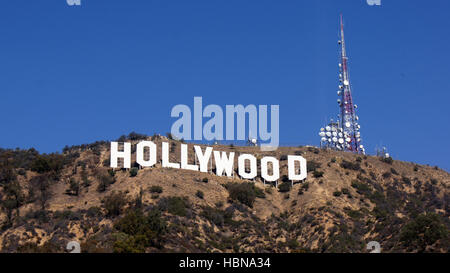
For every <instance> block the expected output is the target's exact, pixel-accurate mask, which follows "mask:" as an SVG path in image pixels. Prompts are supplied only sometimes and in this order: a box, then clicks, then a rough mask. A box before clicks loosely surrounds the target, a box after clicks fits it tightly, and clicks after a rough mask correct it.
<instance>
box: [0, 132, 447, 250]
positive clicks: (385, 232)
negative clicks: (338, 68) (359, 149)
mask: <svg viewBox="0 0 450 273" xmlns="http://www.w3.org/2000/svg"><path fill="white" fill-rule="evenodd" d="M141 137H142V136H138V137H133V136H132V137H131V139H134V140H133V142H134V143H136V142H137V138H141ZM151 139H152V140H153V141H154V142H155V143H156V144H157V147H158V158H160V156H161V150H160V149H161V146H160V143H161V141H170V143H171V144H170V147H171V155H170V156H171V161H173V162H179V154H180V143H179V142H177V141H174V140H167V139H165V138H164V137H158V136H154V137H152V138H151ZM133 147H134V146H133ZM189 147H190V148H189V153H190V154H189V158H193V155H194V151H193V148H192V145H191V144H189ZM214 149H215V150H219V151H234V152H236V153H251V154H254V155H257V156H258V157H262V156H263V155H273V156H276V157H277V158H279V159H281V161H280V168H281V173H282V175H286V174H287V161H286V160H283V159H285V157H284V156H285V155H289V154H290V155H294V154H297V155H302V156H303V157H305V158H306V159H307V161H308V178H307V180H306V181H304V182H302V183H297V184H294V186H293V187H290V185H291V184H290V183H286V184H280V185H279V187H278V189H277V188H275V187H274V185H272V184H268V183H267V184H264V183H263V182H262V181H261V180H260V179H256V180H255V181H246V180H241V179H239V178H238V176H235V177H234V178H227V177H218V176H216V175H214V174H212V173H200V172H194V171H187V170H179V169H168V168H162V167H161V166H160V164H159V163H158V164H157V166H156V167H153V168H146V169H139V170H138V171H137V174H136V175H134V174H133V173H132V172H130V171H128V170H124V169H122V170H121V169H117V170H115V171H113V170H112V169H110V168H109V167H108V166H109V143H106V142H97V143H94V144H90V145H82V146H76V147H71V148H66V149H65V150H64V154H62V155H39V154H37V153H36V152H35V151H34V150H28V151H19V150H16V151H7V150H2V151H0V152H1V153H0V188H1V190H0V199H1V204H2V212H1V214H0V221H1V222H2V229H1V233H0V250H1V251H2V252H64V251H65V247H66V244H67V243H68V242H69V241H78V242H80V243H81V247H82V251H85V252H112V251H116V252H144V251H146V252H298V251H308V252H309V251H312V252H367V250H366V244H367V243H368V242H369V241H378V242H379V243H380V244H381V247H382V251H383V252H417V251H430V252H448V251H449V248H450V243H449V239H448V238H449V237H448V230H449V227H450V221H449V203H448V201H449V186H450V175H449V173H447V172H445V171H443V170H440V169H438V168H433V167H429V166H422V165H417V164H413V163H407V162H400V161H396V160H394V161H392V162H391V161H390V160H384V161H383V160H380V158H377V157H373V156H360V155H355V154H351V153H343V152H335V151H327V150H321V149H318V148H314V147H299V148H293V147H281V148H279V149H278V150H277V151H276V152H261V151H260V150H259V149H258V148H256V147H232V146H220V145H216V146H214ZM133 156H134V154H133ZM132 158H133V159H134V157H132ZM236 166H237V164H235V168H236Z"/></svg>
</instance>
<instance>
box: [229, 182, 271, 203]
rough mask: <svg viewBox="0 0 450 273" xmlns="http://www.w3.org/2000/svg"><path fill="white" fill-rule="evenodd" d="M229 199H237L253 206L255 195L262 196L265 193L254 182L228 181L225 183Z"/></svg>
mask: <svg viewBox="0 0 450 273" xmlns="http://www.w3.org/2000/svg"><path fill="white" fill-rule="evenodd" d="M225 187H226V189H227V190H228V193H229V195H230V199H231V200H235V201H239V202H241V203H242V204H245V205H247V206H249V207H253V203H254V202H255V199H256V197H259V198H264V197H265V194H264V192H263V191H262V190H260V189H258V188H257V187H256V186H255V184H254V183H249V182H245V183H228V184H226V185H225Z"/></svg>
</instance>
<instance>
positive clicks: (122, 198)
mask: <svg viewBox="0 0 450 273" xmlns="http://www.w3.org/2000/svg"><path fill="white" fill-rule="evenodd" d="M126 204H127V197H126V194H125V193H124V192H121V191H119V192H117V193H116V192H112V193H111V194H110V195H108V196H106V197H105V199H103V207H104V208H105V209H106V213H107V216H110V217H112V216H118V215H120V213H121V212H122V209H123V207H124V206H125V205H126Z"/></svg>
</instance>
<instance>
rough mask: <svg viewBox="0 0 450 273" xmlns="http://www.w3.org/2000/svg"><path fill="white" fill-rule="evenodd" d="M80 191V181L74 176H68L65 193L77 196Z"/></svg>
mask: <svg viewBox="0 0 450 273" xmlns="http://www.w3.org/2000/svg"><path fill="white" fill-rule="evenodd" d="M79 193H80V182H79V181H78V180H76V179H75V178H70V181H69V188H68V189H67V190H66V194H68V195H74V196H78V195H79Z"/></svg>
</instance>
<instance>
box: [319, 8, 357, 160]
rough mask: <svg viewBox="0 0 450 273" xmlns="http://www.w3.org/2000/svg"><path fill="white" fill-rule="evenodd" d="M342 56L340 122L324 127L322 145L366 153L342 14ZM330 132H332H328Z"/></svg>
mask: <svg viewBox="0 0 450 273" xmlns="http://www.w3.org/2000/svg"><path fill="white" fill-rule="evenodd" d="M338 43H339V45H340V46H341V48H340V50H341V52H340V53H341V56H340V59H341V60H340V63H339V90H338V91H337V94H338V96H339V99H338V101H337V102H338V104H339V107H340V115H339V119H338V122H333V121H331V123H330V124H328V126H327V127H326V128H322V129H321V132H320V133H319V135H320V136H321V146H326V147H329V148H332V149H336V150H344V151H351V152H354V153H363V154H364V153H365V149H364V146H363V145H361V133H360V132H359V129H360V128H361V126H360V125H359V124H358V120H359V117H358V116H357V115H356V109H357V107H358V106H357V105H356V104H353V98H352V90H351V84H350V74H349V71H348V57H347V51H346V48H345V39H344V20H343V17H342V14H341V16H340V40H339V41H338ZM328 132H330V133H331V135H330V133H328Z"/></svg>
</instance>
